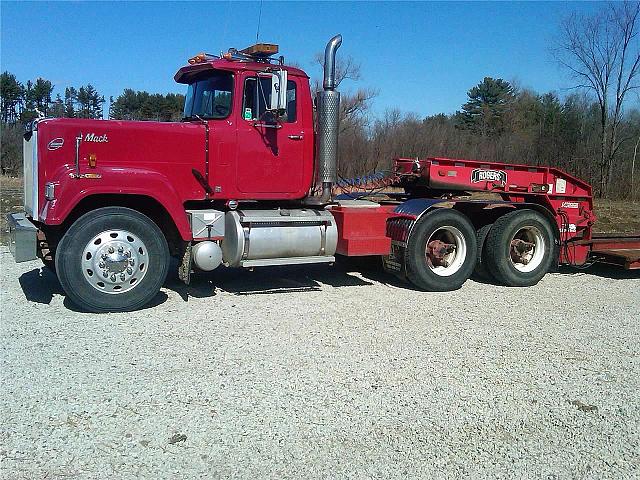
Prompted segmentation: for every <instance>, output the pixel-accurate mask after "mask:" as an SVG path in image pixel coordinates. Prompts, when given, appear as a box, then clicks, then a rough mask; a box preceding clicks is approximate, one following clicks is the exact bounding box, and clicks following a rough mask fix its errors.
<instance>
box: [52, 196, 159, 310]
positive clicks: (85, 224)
mask: <svg viewBox="0 0 640 480" xmlns="http://www.w3.org/2000/svg"><path fill="white" fill-rule="evenodd" d="M169 260H170V258H169V248H168V245H167V241H166V239H165V237H164V235H163V233H162V231H161V230H160V229H159V228H158V226H157V225H156V224H155V223H154V222H153V221H152V220H151V219H150V218H148V217H147V216H145V215H143V214H141V213H140V212H137V211H135V210H132V209H129V208H123V207H106V208H99V209H96V210H93V211H91V212H89V213H87V214H85V215H83V216H82V217H80V218H79V219H78V220H76V222H75V223H74V224H73V225H72V226H71V228H69V230H68V231H67V232H66V233H65V235H64V237H62V240H61V241H60V243H59V244H58V248H57V250H56V255H55V265H56V270H57V273H58V279H59V280H60V284H61V285H62V288H64V290H65V292H66V293H67V295H68V296H69V298H71V300H73V301H74V303H76V304H77V305H78V306H80V307H82V308H83V309H85V310H88V311H91V312H124V311H130V310H136V309H139V308H141V307H143V306H144V305H146V304H147V303H149V301H150V300H151V299H152V298H153V297H155V295H156V294H157V293H158V291H159V290H160V287H161V286H162V284H163V283H164V280H165V278H166V276H167V272H168V270H169Z"/></svg>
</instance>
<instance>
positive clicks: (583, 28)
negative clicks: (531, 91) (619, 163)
mask: <svg viewBox="0 0 640 480" xmlns="http://www.w3.org/2000/svg"><path fill="white" fill-rule="evenodd" d="M639 29H640V3H639V2H628V1H626V2H624V3H617V4H612V5H608V6H607V7H606V9H605V10H604V11H603V12H600V13H597V14H595V15H593V16H590V17H585V16H579V15H573V16H571V17H569V18H567V19H565V20H564V22H563V23H562V37H561V41H560V45H559V48H558V49H557V50H556V58H557V60H558V61H559V63H560V64H561V65H563V66H564V67H565V68H567V69H568V70H569V71H570V72H571V74H572V76H574V77H575V78H576V79H577V80H578V82H579V83H578V84H577V85H576V86H575V87H576V88H584V89H587V90H589V91H591V92H593V93H594V94H595V96H596V98H597V100H598V105H599V107H600V112H599V113H600V118H599V120H600V165H599V169H600V188H599V192H598V193H599V195H600V196H601V197H602V196H604V195H605V194H606V193H607V190H608V188H609V182H610V180H611V174H612V172H613V169H614V162H615V159H616V155H617V153H618V150H619V149H620V146H621V145H622V143H623V142H625V141H626V140H628V139H629V138H628V137H626V136H623V132H622V131H621V129H620V126H621V125H622V119H623V113H624V105H625V99H626V97H627V94H628V93H629V92H630V91H631V90H633V89H636V88H639V87H640V83H639V81H638V80H639V79H640V76H639V74H640V47H639V37H638V30H639Z"/></svg>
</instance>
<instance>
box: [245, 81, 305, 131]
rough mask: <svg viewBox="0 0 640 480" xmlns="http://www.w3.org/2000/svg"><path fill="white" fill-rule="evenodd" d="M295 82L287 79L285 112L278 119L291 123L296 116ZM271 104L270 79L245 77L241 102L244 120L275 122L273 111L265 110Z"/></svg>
mask: <svg viewBox="0 0 640 480" xmlns="http://www.w3.org/2000/svg"><path fill="white" fill-rule="evenodd" d="M296 97H297V95H296V82H294V81H293V80H288V81H287V113H286V115H284V116H283V117H280V121H282V122H286V123H293V122H295V121H296V116H297V98H296ZM270 104H271V79H270V78H255V77H253V78H247V80H246V81H245V83H244V100H243V103H242V118H244V119H245V120H253V121H258V120H259V121H261V122H271V123H274V122H275V116H274V115H273V113H271V112H269V111H267V105H270Z"/></svg>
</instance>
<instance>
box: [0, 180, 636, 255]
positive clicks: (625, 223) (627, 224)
mask: <svg viewBox="0 0 640 480" xmlns="http://www.w3.org/2000/svg"><path fill="white" fill-rule="evenodd" d="M22 202H23V198H22V178H15V177H4V176H0V244H2V245H6V244H7V219H6V214H7V213H9V212H17V211H20V210H21V209H22ZM595 210H596V215H597V217H598V221H597V222H596V227H595V231H596V232H601V233H638V234H639V235H640V201H637V202H633V203H632V202H629V201H624V200H595Z"/></svg>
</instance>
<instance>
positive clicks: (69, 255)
mask: <svg viewBox="0 0 640 480" xmlns="http://www.w3.org/2000/svg"><path fill="white" fill-rule="evenodd" d="M341 42H342V37H341V36H340V35H337V36H335V37H334V38H332V39H331V40H330V41H329V43H328V44H327V47H326V49H325V63H324V80H323V90H322V91H320V92H318V94H317V98H316V100H315V102H314V100H313V98H312V95H311V89H310V86H309V77H308V76H307V75H306V74H305V73H304V72H303V71H302V70H300V69H298V68H294V67H290V66H286V65H285V64H284V59H283V57H280V58H279V59H278V60H275V59H274V58H273V56H274V54H275V53H277V46H275V45H270V44H257V45H254V46H252V47H249V48H247V49H245V50H242V51H237V50H235V49H230V50H229V51H228V52H227V53H225V54H222V55H220V56H213V55H208V54H199V55H196V56H195V57H193V58H191V59H189V61H188V64H187V65H185V66H184V67H182V68H180V69H179V70H178V72H177V73H176V75H175V80H176V81H177V82H178V83H182V84H185V85H187V95H186V100H185V106H184V118H183V120H182V121H181V122H175V123H158V122H139V121H116V120H109V121H104V120H86V119H66V118H65V119H38V120H35V121H33V122H32V123H31V124H29V125H28V126H27V129H26V133H25V135H24V193H25V202H24V206H25V211H24V212H21V213H13V214H10V215H9V223H10V231H11V238H12V241H11V251H12V252H13V254H14V256H15V259H16V261H26V260H33V259H35V258H37V257H40V258H41V259H42V260H43V262H44V263H45V265H47V266H49V267H51V268H52V269H54V270H55V271H56V273H57V275H58V278H59V280H60V283H61V285H62V287H63V288H64V290H65V292H66V293H67V295H68V296H69V297H70V298H71V299H72V300H73V301H74V302H75V303H76V304H78V305H79V306H81V307H82V308H84V309H86V310H89V311H94V312H104V311H127V310H134V309H138V308H141V307H143V306H144V305H145V304H146V303H148V302H149V301H150V300H151V299H152V298H153V297H154V296H155V295H156V294H157V292H158V290H159V289H160V287H161V286H162V284H163V282H164V281H165V278H166V276H167V272H168V270H169V262H170V258H171V257H172V256H173V257H177V258H178V259H179V262H180V266H179V271H178V274H179V276H180V278H181V279H182V280H184V281H185V282H187V283H188V282H189V279H190V275H191V273H192V272H193V271H194V269H198V270H203V271H211V270H214V269H216V268H218V267H220V266H222V265H224V266H226V267H244V268H253V267H258V266H268V265H287V264H308V263H332V262H334V261H335V255H344V256H365V255H379V256H381V257H382V259H383V262H382V264H383V266H384V268H385V269H386V270H388V271H390V272H393V273H395V274H397V275H399V276H401V277H403V278H405V279H407V280H408V281H409V282H411V283H413V284H414V285H415V286H417V287H418V288H420V289H423V290H426V291H433V290H437V291H446V290H453V289H457V288H459V287H460V286H461V285H462V284H463V283H464V282H465V281H466V280H467V279H468V278H469V277H470V276H471V274H472V273H473V272H474V269H475V270H476V271H478V272H479V273H480V274H484V275H486V276H490V277H492V278H493V280H495V281H497V282H499V283H502V284H505V285H509V286H528V285H533V284H535V283H536V282H538V281H539V280H540V279H541V278H542V277H543V276H544V275H545V274H546V273H547V271H548V270H549V269H550V268H551V267H552V266H554V265H557V264H570V265H588V264H590V263H592V262H595V261H602V262H608V263H613V264H618V265H621V266H623V267H625V268H640V237H637V236H635V237H611V236H609V237H598V236H596V235H594V234H593V225H594V222H595V216H594V214H593V201H592V192H591V187H590V186H589V185H588V184H587V183H585V182H583V181H581V180H579V179H577V178H574V177H572V176H571V175H569V174H567V173H565V172H562V171H560V170H557V169H554V168H548V167H534V166H526V165H508V164H500V163H492V162H483V161H469V160H456V159H447V158H425V159H403V158H400V159H396V160H395V161H394V165H393V171H392V172H391V174H389V175H388V176H387V177H385V178H384V179H383V182H382V183H383V184H384V185H385V186H389V187H394V188H393V189H392V190H393V192H390V193H388V194H387V196H386V197H385V200H380V201H372V200H370V199H369V200H368V199H366V198H363V197H360V198H359V197H358V196H357V195H354V197H355V198H349V197H348V196H345V195H341V196H336V191H337V190H339V189H338V188H337V186H336V158H337V145H338V121H339V110H340V94H339V92H337V90H336V82H335V56H336V51H337V49H338V48H339V47H340V44H341ZM378 183H380V182H378ZM469 192H491V193H493V194H494V195H492V197H494V198H491V199H482V198H481V199H474V198H472V197H470V196H469Z"/></svg>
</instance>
